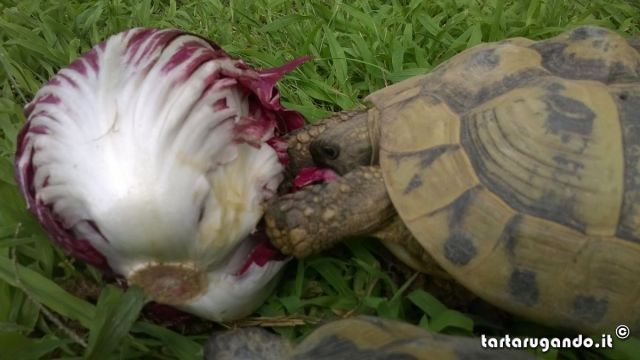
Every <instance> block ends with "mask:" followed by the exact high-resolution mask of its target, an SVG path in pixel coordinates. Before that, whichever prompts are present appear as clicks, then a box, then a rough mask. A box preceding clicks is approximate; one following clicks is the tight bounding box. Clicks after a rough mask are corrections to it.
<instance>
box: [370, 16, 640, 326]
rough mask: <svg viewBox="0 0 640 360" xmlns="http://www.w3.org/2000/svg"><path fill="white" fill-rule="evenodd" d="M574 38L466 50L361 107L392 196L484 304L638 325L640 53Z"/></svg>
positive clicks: (591, 35)
mask: <svg viewBox="0 0 640 360" xmlns="http://www.w3.org/2000/svg"><path fill="white" fill-rule="evenodd" d="M635 44H636V45H635V46H636V48H634V46H633V45H631V43H630V42H629V41H627V40H625V38H623V37H621V36H620V35H618V34H617V33H615V32H613V31H609V30H606V29H602V28H596V27H579V28H576V29H574V30H572V31H568V32H565V33H563V34H560V35H559V36H557V37H554V38H551V39H548V40H545V41H540V42H534V41H532V40H528V39H524V38H515V39H510V40H506V41H502V42H497V43H490V44H483V45H480V46H477V47H474V48H472V49H469V50H467V51H465V52H463V53H461V54H459V55H457V56H455V57H454V58H452V59H451V60H449V61H447V62H446V63H444V64H442V65H441V66H439V67H437V68H436V69H435V70H434V71H433V72H432V73H430V74H428V75H424V76H420V77H415V78H411V79H409V80H406V81H404V82H401V83H399V84H396V85H393V86H391V87H388V88H385V89H382V90H380V91H378V92H375V93H373V94H372V95H370V96H369V98H368V100H369V101H370V102H371V103H372V104H373V107H372V110H371V111H370V114H371V115H370V118H371V120H373V121H376V122H378V123H379V124H380V128H381V140H380V164H381V167H382V169H383V172H384V177H385V182H386V183H387V187H388V189H389V193H390V196H391V199H392V201H393V203H394V205H395V206H396V208H397V210H398V212H399V214H400V216H401V217H402V218H403V220H404V221H405V222H406V224H407V225H408V227H409V228H410V230H411V231H412V233H413V234H414V236H415V237H416V238H417V239H418V240H419V241H420V243H421V244H422V246H424V248H425V249H427V251H429V253H431V254H432V255H433V256H434V257H435V258H436V260H437V261H438V262H439V263H440V265H442V267H443V268H444V269H445V270H446V271H447V272H449V273H450V274H452V275H453V276H454V277H455V278H456V279H457V280H458V281H459V282H461V283H462V284H463V285H465V286H466V287H467V288H469V289H470V290H471V291H473V292H474V293H476V294H478V295H479V296H481V297H483V298H485V299H486V300H488V301H490V302H492V303H494V304H496V305H498V306H500V307H502V308H505V309H506V310H509V311H511V312H514V313H517V314H520V315H522V316H526V317H529V318H531V319H533V320H535V321H538V322H543V323H547V324H549V325H554V326H564V327H569V328H574V329H580V330H585V331H597V330H601V329H604V328H612V327H615V326H616V325H618V324H621V323H623V324H627V325H629V326H632V327H635V328H639V327H640V306H639V305H640V304H639V301H640V282H639V281H638V279H640V53H639V50H638V48H637V43H635Z"/></svg>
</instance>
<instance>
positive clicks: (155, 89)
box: [15, 29, 307, 321]
mask: <svg viewBox="0 0 640 360" xmlns="http://www.w3.org/2000/svg"><path fill="white" fill-rule="evenodd" d="M306 60H307V59H306V58H302V59H298V60H295V61H293V62H291V63H288V64H286V65H284V66H283V67H281V68H277V69H272V70H266V71H260V72H258V71H256V70H253V69H251V68H250V67H249V66H247V65H246V64H245V63H244V62H243V61H242V60H238V59H232V58H231V57H229V55H228V54H226V53H225V52H224V51H223V50H222V49H221V48H220V47H218V46H217V45H215V44H213V43H211V42H209V41H207V40H205V39H203V38H201V37H198V36H195V35H193V34H188V33H185V32H182V31H179V30H155V29H132V30H129V31H125V32H123V33H120V34H117V35H115V36H113V37H111V38H109V39H108V40H106V41H105V42H103V43H101V44H99V45H98V46H96V47H94V48H93V49H92V50H91V51H89V52H88V53H86V54H84V55H83V56H81V57H80V58H78V59H77V60H76V61H74V62H73V63H72V64H71V65H69V66H68V67H67V68H65V69H62V70H60V71H59V72H58V73H57V74H56V75H55V76H54V77H53V78H52V79H51V81H49V83H48V84H47V85H45V86H44V87H43V88H41V89H40V91H38V93H37V94H36V96H35V98H34V100H33V101H32V102H31V103H29V104H28V105H27V106H26V107H25V112H26V115H27V117H28V119H27V122H26V124H25V126H24V128H23V129H22V131H21V132H20V135H19V138H18V149H17V155H16V163H15V166H16V174H17V179H18V182H19V184H20V187H21V190H22V193H23V195H24V197H25V198H26V200H27V204H28V207H29V209H30V210H31V211H32V212H33V213H34V214H35V215H36V216H37V217H38V219H39V220H40V223H41V224H42V225H43V227H44V228H45V229H46V230H47V231H48V233H49V234H50V235H51V237H52V238H53V239H54V240H55V241H56V242H57V243H58V244H60V245H61V246H62V247H63V248H64V249H66V250H67V251H68V252H69V253H71V254H72V255H73V256H75V257H77V258H78V259H81V260H83V261H85V262H87V263H89V264H92V265H94V266H96V267H98V268H102V269H105V270H106V269H110V270H111V271H113V272H115V273H117V274H119V275H122V276H124V277H125V278H126V279H127V280H128V281H129V282H130V283H133V284H137V285H140V286H142V287H143V288H144V289H145V291H146V293H147V295H148V296H150V297H151V298H152V299H154V300H156V301H158V302H161V303H166V304H170V305H174V306H176V307H177V308H179V309H182V310H185V311H188V312H191V313H194V314H197V315H200V316H203V317H205V318H209V319H212V320H216V321H222V320H229V319H235V318H239V317H242V316H246V315H248V314H250V313H251V312H252V311H253V310H255V308H256V307H257V306H259V305H260V304H261V302H262V301H264V298H265V297H266V296H267V295H268V293H269V291H270V288H272V287H273V284H274V279H275V277H276V275H277V273H278V272H279V270H280V269H281V268H282V266H283V264H284V260H283V259H282V257H281V256H279V254H277V253H276V252H275V251H271V250H270V248H269V247H268V245H267V244H266V239H265V238H264V237H262V236H261V235H260V234H259V233H256V232H255V229H256V224H257V223H258V221H259V219H260V218H261V216H262V206H263V203H264V202H265V201H266V200H267V199H269V198H270V197H271V196H272V195H273V194H274V193H275V191H276V188H277V187H278V184H279V183H280V182H281V180H282V178H283V174H282V173H283V164H285V163H286V148H284V147H283V142H282V141H280V140H279V136H280V135H282V134H283V133H285V132H287V131H289V130H292V129H294V128H297V127H299V126H301V125H302V124H303V120H302V118H301V116H300V115H299V114H298V113H296V112H293V111H289V110H286V109H284V108H283V107H282V106H281V105H280V100H279V95H278V92H277V91H276V90H275V89H274V85H275V83H276V81H277V80H278V79H279V78H280V77H281V76H282V75H283V74H284V73H286V72H288V71H291V70H292V69H294V68H295V67H296V66H298V65H299V64H300V63H302V62H304V61H306Z"/></svg>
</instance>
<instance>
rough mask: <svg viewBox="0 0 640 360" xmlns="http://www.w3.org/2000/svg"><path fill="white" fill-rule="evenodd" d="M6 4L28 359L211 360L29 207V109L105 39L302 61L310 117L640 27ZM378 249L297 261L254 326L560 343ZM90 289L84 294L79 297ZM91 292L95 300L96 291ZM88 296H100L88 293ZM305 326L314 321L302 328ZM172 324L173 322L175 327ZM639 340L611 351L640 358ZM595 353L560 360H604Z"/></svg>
mask: <svg viewBox="0 0 640 360" xmlns="http://www.w3.org/2000/svg"><path fill="white" fill-rule="evenodd" d="M323 3H325V2H321V1H283V0H256V1H251V0H236V1H218V0H207V1H199V0H182V1H174V0H171V1H170V0H165V1H156V2H151V1H149V0H136V1H116V0H113V1H96V2H85V1H77V0H76V1H66V0H46V1H38V0H29V1H12V0H0V349H2V350H1V353H2V354H3V355H4V356H9V357H8V358H12V359H31V358H33V359H36V358H41V357H55V358H78V357H87V358H91V359H106V358H120V359H125V358H132V357H139V356H142V355H143V354H146V355H145V356H147V357H153V358H160V359H174V358H179V359H195V358H199V357H200V356H201V355H200V352H201V344H202V343H203V342H204V340H205V339H206V337H207V334H208V332H209V330H210V328H211V326H208V325H207V324H206V323H205V324H203V323H202V322H197V321H193V320H191V321H187V322H181V323H174V324H170V325H172V326H169V327H167V326H161V325H159V324H157V323H154V322H153V321H150V320H147V319H148V317H147V316H142V317H139V316H138V314H139V310H140V308H141V307H142V305H143V298H142V295H141V294H140V292H139V291H137V290H135V289H130V290H129V291H126V292H124V291H122V290H120V289H119V288H117V287H115V286H111V285H107V284H106V282H105V280H104V279H103V278H102V276H101V275H100V274H99V273H97V272H96V271H95V270H93V269H90V268H87V267H86V266H83V265H82V264H80V263H78V262H76V261H74V260H73V259H70V258H68V257H65V256H64V254H63V253H62V252H61V251H60V250H59V249H58V248H56V247H54V246H52V245H51V243H50V242H49V241H48V240H47V237H46V235H45V234H44V233H43V232H42V230H41V229H40V227H39V226H38V224H37V223H36V221H35V220H34V219H33V218H32V217H31V216H30V214H29V213H28V212H27V211H26V210H25V205H24V203H23V200H22V199H21V197H20V195H19V193H18V190H17V187H16V184H15V181H14V180H13V169H12V158H13V153H14V148H15V138H16V132H17V131H18V129H19V127H20V126H21V124H22V123H23V121H24V116H23V115H22V110H21V108H22V106H23V105H24V104H25V102H27V101H28V100H30V99H31V97H32V96H33V94H34V93H35V92H36V91H37V89H38V88H39V87H40V86H41V85H42V84H43V83H44V82H46V81H47V79H48V78H49V77H50V76H51V75H52V74H54V73H55V72H56V71H57V70H58V69H60V68H61V67H63V66H65V65H66V64H68V63H69V62H70V61H71V60H72V59H73V58H75V57H76V56H77V55H78V54H80V53H81V52H83V51H86V50H88V49H89V48H90V47H91V45H92V44H95V43H97V42H98V41H101V40H103V39H105V38H106V37H107V36H109V35H111V34H114V33H116V32H119V31H121V30H124V29H126V28H129V27H135V26H144V27H178V28H182V29H185V30H188V31H192V32H195V33H198V34H200V35H203V36H206V37H208V38H210V39H212V40H214V41H216V42H218V43H219V44H220V45H222V46H223V47H224V48H225V49H226V50H227V51H229V52H231V53H232V54H234V55H236V56H241V57H243V58H245V59H246V60H247V61H248V62H249V63H250V64H252V65H254V66H256V67H270V66H276V65H279V64H282V63H284V62H285V61H287V60H290V59H292V58H294V57H297V56H301V55H312V56H313V57H314V61H313V62H310V63H308V64H305V65H304V66H302V67H301V68H300V69H299V70H297V71H295V72H294V73H292V74H290V75H288V76H287V77H286V78H285V79H284V81H282V82H281V83H280V89H281V92H282V94H283V99H284V102H285V104H286V105H288V106H289V107H291V108H295V109H298V110H299V111H301V112H302V113H303V114H304V115H305V116H307V118H308V119H309V120H310V121H314V120H316V119H318V118H321V117H322V116H324V115H326V114H328V113H330V112H332V111H337V110H342V109H349V108H352V107H356V106H359V104H360V103H361V100H362V98H363V97H364V96H365V95H366V94H368V93H369V92H371V91H373V90H376V89H379V88H381V87H383V86H385V85H387V84H391V83H394V82H397V81H400V80H402V79H405V78H407V77H410V76H412V75H415V74H419V73H424V72H426V71H429V70H430V69H431V68H433V67H434V66H436V65H437V64H439V63H441V62H442V61H445V60H446V59H448V58H449V57H451V56H452V55H454V54H456V53H458V52H460V51H462V50H464V49H465V48H468V47H470V46H473V45H476V44H478V43H480V42H482V41H493V40H500V39H504V38H507V37H513V36H527V37H530V38H534V39H540V38H544V37H548V36H552V35H554V34H557V33H558V32H560V31H562V30H564V29H567V28H569V27H572V26H575V25H579V24H594V25H601V26H605V27H608V28H612V29H616V30H618V31H620V32H621V33H624V34H627V35H634V34H635V35H639V33H640V4H639V3H638V1H635V0H632V1H624V0H579V1H560V0H555V1H553V0H547V1H544V0H532V1H524V0H523V1H504V0H485V1H479V0H434V1H415V0H414V1H382V0H374V1H364V0H356V1H344V2H331V1H327V2H326V5H324V4H323ZM388 263H389V260H388V255H387V254H386V253H385V251H384V250H382V249H381V247H380V246H379V245H378V244H377V243H375V242H374V241H372V240H371V239H359V240H356V241H352V242H349V243H348V244H346V245H345V246H341V247H339V248H337V249H335V250H333V251H332V252H330V253H329V254H327V255H323V256H317V257H314V258H311V259H308V260H306V261H302V262H291V263H290V264H289V266H288V268H287V269H286V272H285V274H284V276H283V279H282V281H281V284H280V286H279V287H278V289H277V291H276V293H275V294H274V295H273V296H272V297H271V298H269V300H268V301H267V302H266V303H265V305H264V306H262V307H261V308H260V309H259V310H258V313H257V314H256V316H259V318H254V319H253V320H252V321H245V322H244V324H249V323H251V322H253V323H259V324H263V325H278V326H277V327H276V330H277V331H278V332H280V333H282V334H283V335H284V336H288V337H291V338H295V337H299V336H301V335H303V334H305V333H306V332H308V331H309V330H310V329H312V328H313V326H314V324H315V323H317V322H319V321H322V320H323V319H328V318H333V317H339V316H346V315H350V314H355V313H367V314H375V315H379V316H384V317H390V318H400V319H405V320H407V321H410V322H413V323H416V324H418V323H419V324H420V325H421V326H424V327H427V328H430V329H433V330H437V331H443V332H447V333H459V334H472V333H476V334H478V333H480V332H485V333H491V334H500V333H510V334H528V335H533V334H546V333H548V331H550V330H549V329H544V328H541V327H538V326H535V325H533V324H530V323H528V322H525V321H522V320H518V319H510V320H508V321H507V322H502V323H496V322H495V321H491V320H489V319H484V318H478V317H476V316H471V315H466V314H463V313H461V312H457V311H454V310H450V309H447V308H446V307H445V306H444V305H442V303H441V302H439V301H438V300H437V299H436V298H435V297H433V296H432V295H430V294H429V293H427V292H425V291H423V290H420V289H419V286H417V285H416V284H417V283H418V282H419V280H420V279H421V278H422V277H421V276H412V274H411V273H409V274H406V273H405V272H403V271H398V270H397V266H395V265H393V266H389V265H388ZM70 282H75V283H83V284H88V285H87V286H86V288H83V289H84V290H83V289H78V287H75V291H74V292H75V293H76V294H75V295H72V294H71V293H69V292H67V291H66V290H64V287H62V286H61V284H65V283H70ZM81 290H82V291H81ZM85 290H86V291H85ZM293 324H298V326H290V325H293ZM164 325H166V324H164ZM638 342H639V341H638V340H637V339H635V340H632V341H629V340H628V341H626V342H625V343H621V344H620V345H619V346H618V347H617V351H615V352H614V351H610V352H608V353H607V356H610V357H612V358H624V356H625V352H626V354H627V355H628V354H633V353H634V351H635V352H636V353H637V352H640V346H639V345H638ZM602 355H603V353H596V352H588V351H584V350H583V351H562V352H550V353H548V354H546V355H544V357H545V358H549V359H554V358H567V359H578V358H586V359H592V358H598V357H599V356H602Z"/></svg>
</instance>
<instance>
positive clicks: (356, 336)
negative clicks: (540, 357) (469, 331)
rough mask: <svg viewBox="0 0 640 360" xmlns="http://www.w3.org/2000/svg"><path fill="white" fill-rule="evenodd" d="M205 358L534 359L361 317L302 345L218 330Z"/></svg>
mask: <svg viewBox="0 0 640 360" xmlns="http://www.w3.org/2000/svg"><path fill="white" fill-rule="evenodd" d="M204 352H205V357H204V358H205V359H206V360H214V359H215V360H226V359H229V360H231V359H247V360H250V359H255V360H259V359H262V360H264V359H283V360H285V359H290V360H423V359H424V360H429V359H438V360H471V359H474V360H476V359H487V360H488V359H497V360H500V359H511V360H528V359H534V358H535V356H533V355H532V354H531V353H527V352H524V351H517V350H503V349H490V348H483V347H482V346H481V340H480V339H479V338H469V337H462V336H452V335H443V334H436V333H432V332H429V331H426V330H424V329H421V328H419V327H417V326H414V325H411V324H407V323H403V322H400V321H396V320H388V319H381V318H375V317H370V316H360V317H356V318H349V319H342V320H336V321H332V322H329V323H327V324H325V325H323V326H320V327H319V328H317V329H315V330H314V331H312V332H311V334H309V335H308V336H307V337H306V338H305V339H304V340H303V341H302V342H301V343H300V344H298V345H294V344H291V343H289V342H287V341H286V340H284V339H283V338H282V337H280V336H277V335H275V334H273V333H270V332H268V331H267V330H265V329H261V328H244V329H236V330H230V331H225V332H220V333H217V334H214V335H213V336H212V337H211V338H210V339H209V341H208V342H207V344H206V345H205V349H204Z"/></svg>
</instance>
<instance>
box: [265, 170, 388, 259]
mask: <svg viewBox="0 0 640 360" xmlns="http://www.w3.org/2000/svg"><path fill="white" fill-rule="evenodd" d="M395 215H396V212H395V209H394V207H393V205H392V204H391V200H390V199H389V196H388V195H387V190H386V187H385V184H384V180H383V179H382V173H381V171H380V168H379V167H377V166H362V167H359V168H357V169H355V170H353V171H351V172H350V173H348V174H346V175H345V176H344V177H341V178H339V179H337V180H334V181H331V182H329V183H324V184H319V185H313V186H308V187H305V188H304V189H302V190H300V191H298V192H296V193H293V194H288V195H284V196H281V197H279V198H277V199H276V200H275V201H273V202H271V203H270V204H269V205H268V207H267V210H266V213H265V222H266V225H267V234H268V235H269V238H270V239H271V242H272V243H273V244H274V245H275V246H276V247H277V248H278V249H280V251H281V252H283V253H284V254H287V255H293V256H295V257H298V258H302V257H306V256H309V255H312V254H315V253H318V252H320V251H322V250H324V249H327V248H329V247H331V246H332V245H334V244H336V243H338V242H340V241H341V240H343V239H345V238H347V237H349V236H355V235H369V234H373V233H375V232H376V231H378V230H379V229H380V228H381V227H383V226H384V225H385V224H386V223H387V222H388V221H390V220H391V219H392V218H393V217H394V216H395Z"/></svg>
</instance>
